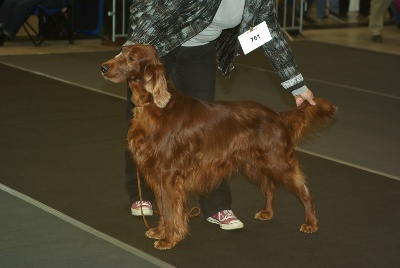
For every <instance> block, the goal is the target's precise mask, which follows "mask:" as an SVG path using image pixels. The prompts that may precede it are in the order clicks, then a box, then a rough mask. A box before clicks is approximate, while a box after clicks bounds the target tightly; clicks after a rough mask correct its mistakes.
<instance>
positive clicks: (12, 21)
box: [0, 0, 64, 46]
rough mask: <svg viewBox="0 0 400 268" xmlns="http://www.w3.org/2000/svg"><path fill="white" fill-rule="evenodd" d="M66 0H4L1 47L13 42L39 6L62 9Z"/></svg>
mask: <svg viewBox="0 0 400 268" xmlns="http://www.w3.org/2000/svg"><path fill="white" fill-rule="evenodd" d="M63 3H64V0H4V1H3V4H2V5H1V6H0V46H3V45H4V41H6V40H13V39H14V38H15V35H16V34H17V32H18V30H19V29H20V28H21V26H22V25H23V24H24V22H25V20H26V19H27V18H28V17H29V16H30V15H31V14H32V12H33V11H34V9H35V7H36V6H37V5H39V4H41V5H43V6H45V7H46V8H61V7H62V5H63Z"/></svg>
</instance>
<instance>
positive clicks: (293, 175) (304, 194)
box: [282, 160, 318, 233]
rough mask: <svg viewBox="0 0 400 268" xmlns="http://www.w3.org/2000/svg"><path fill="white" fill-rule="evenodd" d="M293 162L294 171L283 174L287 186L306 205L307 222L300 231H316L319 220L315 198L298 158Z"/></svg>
mask: <svg viewBox="0 0 400 268" xmlns="http://www.w3.org/2000/svg"><path fill="white" fill-rule="evenodd" d="M293 162H294V166H293V171H292V172H285V173H284V174H282V179H283V182H284V185H285V186H286V188H288V189H290V190H292V191H293V192H294V193H295V194H296V195H297V197H298V198H299V199H300V201H301V202H302V203H303V205H304V209H305V213H306V222H305V223H304V224H302V225H301V227H300V231H301V232H303V233H314V232H316V231H317V230H318V220H317V218H316V216H315V209H314V204H313V199H312V196H311V194H310V191H309V190H308V188H307V186H306V184H305V177H304V175H303V173H302V172H301V171H300V168H299V165H298V162H297V160H295V161H293Z"/></svg>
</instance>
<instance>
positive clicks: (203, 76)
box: [123, 0, 315, 230]
mask: <svg viewBox="0 0 400 268" xmlns="http://www.w3.org/2000/svg"><path fill="white" fill-rule="evenodd" d="M274 2H275V0H203V1H197V0H182V1H169V0H159V1H153V0H142V1H133V3H132V5H131V7H130V13H131V15H130V22H131V28H130V34H129V35H128V40H127V41H126V42H125V43H124V45H123V46H129V45H134V44H151V45H153V46H155V48H156V49H157V51H158V53H159V56H160V57H161V60H162V61H163V64H164V67H165V72H166V76H167V77H169V76H171V77H172V80H173V82H174V84H175V86H176V88H177V89H178V90H180V91H181V92H183V93H184V94H187V95H189V96H191V97H194V98H198V99H201V100H204V101H212V100H214V93H215V82H216V59H217V60H218V62H219V68H220V69H221V71H222V73H223V75H224V76H225V78H228V77H229V76H230V74H231V71H232V69H233V67H234V64H233V63H234V59H235V57H236V56H237V55H238V54H239V53H242V49H241V46H240V44H239V41H238V36H239V35H241V34H243V33H245V32H247V31H249V30H253V29H255V30H254V32H253V31H252V33H257V34H259V35H262V36H264V35H266V34H267V32H269V33H270V36H271V38H272V40H270V41H268V42H266V43H264V44H263V45H262V48H263V50H264V53H265V55H266V57H267V58H268V59H269V61H270V62H271V63H272V65H273V67H274V69H275V70H276V71H277V73H278V74H279V76H280V78H281V80H282V86H283V88H284V89H286V90H287V91H288V92H289V93H292V94H293V96H294V98H295V102H296V105H297V106H299V105H300V104H301V103H302V102H303V101H308V102H310V103H311V104H313V105H315V102H314V101H313V93H312V92H311V91H310V90H309V89H308V88H307V86H306V84H305V81H304V79H303V77H302V75H301V73H300V71H299V69H298V67H297V65H296V63H295V60H294V58H293V55H292V52H291V50H290V47H289V45H288V43H287V42H286V40H285V38H284V36H283V33H282V30H281V28H280V26H279V23H278V21H277V18H276V14H275V6H274ZM262 22H266V24H267V27H268V29H269V30H268V29H267V30H263V31H262V32H257V28H259V27H260V28H261V27H262V26H257V25H258V24H260V23H262ZM253 27H254V28H253ZM132 109H133V104H132V102H131V91H130V90H129V89H128V94H127V119H128V124H129V121H130V120H131V119H132ZM210 135H212V133H210ZM136 172H137V171H136V169H135V167H134V165H133V162H132V159H131V155H130V153H129V152H126V181H125V188H126V191H127V193H128V195H129V200H130V203H131V212H132V214H133V215H135V216H140V215H141V208H142V209H143V213H144V215H146V216H150V215H152V214H153V208H152V204H151V202H152V201H153V200H154V196H153V194H152V192H151V191H150V189H149V188H148V187H146V185H144V184H145V183H144V181H143V180H142V182H141V184H142V190H141V195H142V200H143V202H140V201H139V194H138V186H137V174H136ZM200 207H201V210H202V213H203V215H204V216H205V218H206V220H207V221H209V222H211V223H215V224H219V225H220V227H221V228H222V229H224V230H233V229H239V228H243V223H242V222H241V221H240V220H239V219H238V218H237V217H236V216H235V214H234V213H233V211H232V208H231V191H230V188H229V185H228V183H227V182H226V181H224V182H223V183H221V184H220V185H219V187H218V188H217V189H216V190H215V191H213V192H212V193H211V194H210V195H209V196H207V197H204V198H200Z"/></svg>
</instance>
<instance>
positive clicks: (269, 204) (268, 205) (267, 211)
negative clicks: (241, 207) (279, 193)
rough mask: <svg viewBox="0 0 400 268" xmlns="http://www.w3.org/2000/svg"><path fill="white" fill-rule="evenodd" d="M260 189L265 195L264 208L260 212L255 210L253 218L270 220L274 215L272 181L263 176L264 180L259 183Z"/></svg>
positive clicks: (273, 186)
mask: <svg viewBox="0 0 400 268" xmlns="http://www.w3.org/2000/svg"><path fill="white" fill-rule="evenodd" d="M261 185H262V189H263V191H264V196H265V205H264V209H263V210H262V211H260V212H257V213H256V214H255V215H254V218H255V219H257V220H262V221H266V220H270V219H272V217H273V216H274V208H273V206H274V196H275V185H274V184H273V183H272V181H270V180H268V179H267V178H265V181H264V182H263V183H262V184H261Z"/></svg>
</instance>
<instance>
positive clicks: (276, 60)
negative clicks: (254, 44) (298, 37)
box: [255, 0, 307, 95]
mask: <svg viewBox="0 0 400 268" xmlns="http://www.w3.org/2000/svg"><path fill="white" fill-rule="evenodd" d="M263 2H264V4H262V5H261V7H260V8H259V10H258V11H256V12H257V15H256V17H255V25H257V24H259V23H261V22H262V21H265V22H266V23H267V26H268V28H269V31H270V33H271V36H272V40H271V41H269V42H267V43H266V44H264V45H263V50H264V54H265V55H266V56H267V57H268V59H269V60H270V62H271V64H272V66H273V67H274V69H275V70H276V72H277V73H278V75H279V77H280V78H281V81H282V83H281V85H282V86H283V87H284V88H285V89H287V90H288V91H290V92H292V93H293V94H294V95H298V94H301V93H303V92H305V91H306V90H307V87H306V86H305V82H304V79H303V76H302V75H301V73H300V71H299V69H298V67H297V64H296V62H295V60H294V57H293V54H292V51H291V49H290V47H289V44H288V43H287V41H286V39H285V37H284V35H283V32H282V29H281V27H280V25H279V22H278V19H277V17H276V13H275V5H274V1H273V0H266V1H263Z"/></svg>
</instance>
